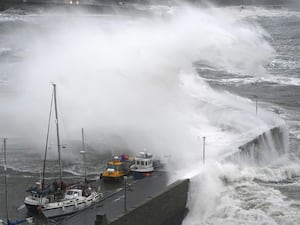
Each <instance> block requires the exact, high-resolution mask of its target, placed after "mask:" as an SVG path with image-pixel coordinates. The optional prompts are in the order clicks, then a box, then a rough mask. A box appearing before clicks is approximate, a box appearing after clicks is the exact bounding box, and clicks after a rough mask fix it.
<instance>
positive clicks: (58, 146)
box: [53, 84, 62, 187]
mask: <svg viewBox="0 0 300 225" xmlns="http://www.w3.org/2000/svg"><path fill="white" fill-rule="evenodd" d="M53 96H54V108H55V124H56V136H57V151H58V163H59V181H60V187H61V186H62V169H61V168H62V165H61V157H60V140H59V127H58V115H57V102H56V84H53Z"/></svg>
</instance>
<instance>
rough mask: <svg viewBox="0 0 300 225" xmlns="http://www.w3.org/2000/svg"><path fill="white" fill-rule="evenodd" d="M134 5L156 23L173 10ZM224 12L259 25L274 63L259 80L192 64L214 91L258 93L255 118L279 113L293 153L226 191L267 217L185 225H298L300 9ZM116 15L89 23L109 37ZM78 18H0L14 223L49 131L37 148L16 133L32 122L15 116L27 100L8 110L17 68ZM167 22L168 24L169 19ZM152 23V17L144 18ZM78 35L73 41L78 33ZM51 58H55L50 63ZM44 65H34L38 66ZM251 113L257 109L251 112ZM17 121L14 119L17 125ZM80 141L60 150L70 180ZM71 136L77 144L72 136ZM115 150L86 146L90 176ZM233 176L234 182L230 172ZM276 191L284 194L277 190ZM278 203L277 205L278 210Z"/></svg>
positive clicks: (214, 216) (14, 13) (0, 123)
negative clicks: (56, 31)
mask: <svg viewBox="0 0 300 225" xmlns="http://www.w3.org/2000/svg"><path fill="white" fill-rule="evenodd" d="M136 7H137V8H142V9H143V10H149V11H150V12H151V16H153V18H156V16H159V18H164V16H165V15H164V11H167V10H168V9H165V6H164V7H163V6H155V7H154V6H152V7H150V8H149V9H147V7H145V6H136ZM224 10H225V9H224ZM226 10H229V11H230V10H232V12H234V13H240V14H241V15H240V16H238V19H237V21H238V22H241V21H247V23H250V24H252V23H254V24H257V25H258V26H260V27H261V29H263V30H264V31H265V34H266V35H265V40H266V41H267V42H268V43H269V44H270V45H271V46H272V48H273V49H274V54H273V55H274V57H271V58H270V59H269V61H268V62H266V63H265V65H264V68H265V69H266V71H267V73H266V74H260V75H259V76H257V75H253V74H249V73H245V74H241V73H235V72H230V71H228V70H225V69H224V70H221V69H220V68H217V67H216V66H214V65H212V64H206V62H203V61H201V60H200V61H197V59H195V62H194V66H195V68H196V69H197V71H198V73H199V75H200V77H201V78H203V79H204V81H206V82H207V83H208V84H209V85H210V87H212V88H213V89H214V90H217V91H224V90H225V91H228V92H230V93H232V94H234V95H238V96H242V97H245V98H248V99H250V101H251V104H252V105H253V102H254V101H255V97H254V96H255V95H256V96H257V99H258V106H259V108H258V114H260V112H261V110H265V111H268V112H274V113H275V114H277V116H278V117H280V118H281V119H283V121H284V122H285V123H286V125H287V128H288V131H289V151H288V153H287V159H285V160H286V162H283V163H282V164H281V163H279V162H277V164H274V165H266V167H262V168H252V167H249V168H246V169H245V171H246V173H247V174H248V173H249V174H250V175H249V176H248V175H247V176H246V178H245V177H243V175H242V176H241V178H240V179H238V178H236V177H235V176H232V177H234V178H232V180H231V182H232V183H230V182H229V185H228V189H229V190H230V191H228V192H229V194H228V196H231V197H232V196H233V197H232V198H233V199H234V201H233V200H232V199H231V200H232V202H235V203H232V204H233V205H235V204H237V203H236V202H237V201H242V202H243V203H242V204H244V205H243V206H242V209H243V210H245V211H247V210H248V211H250V210H251V209H254V208H255V207H257V208H258V209H259V210H261V211H263V212H265V213H266V214H268V215H269V216H270V217H264V216H262V217H259V216H257V215H258V214H254V216H253V215H252V214H251V213H252V211H251V213H249V214H246V215H244V214H242V215H244V216H245V217H247V219H245V217H243V216H240V215H238V213H230V212H229V211H230V210H229V211H226V210H223V211H222V210H220V211H218V210H217V209H216V211H215V212H212V213H211V215H210V217H207V218H205V217H204V216H202V217H201V219H199V218H198V217H197V216H194V214H192V215H193V216H194V217H193V218H190V220H187V221H186V222H185V223H186V224H198V222H199V224H220V223H219V222H220V220H218V219H220V218H227V219H228V218H232V220H229V219H228V220H226V223H225V224H239V222H238V221H239V219H241V221H244V224H259V223H258V221H260V218H263V220H262V221H264V222H265V224H295V225H296V224H297V221H299V220H298V219H299V218H298V217H297V215H296V214H297V213H295V214H291V215H292V216H291V215H288V213H287V212H298V213H299V210H300V203H299V201H300V178H299V177H300V170H299V167H298V166H297V165H299V163H300V27H299V24H300V11H299V10H297V9H295V8H289V7H287V6H283V7H279V8H278V7H276V8H272V7H267V8H264V7H254V6H249V7H245V8H243V9H242V10H241V9H240V8H239V7H232V8H230V9H228V8H226ZM149 15H150V13H149ZM149 15H147V16H149ZM114 16H116V15H105V16H99V17H97V16H96V17H95V16H93V17H90V18H88V20H89V21H90V22H91V23H92V24H97V26H99V27H102V28H103V27H104V28H103V29H104V30H105V29H106V30H107V31H108V32H111V30H110V29H111V27H110V25H111V24H114V23H115V22H116V21H114V20H110V18H111V17H114ZM81 17H82V15H75V16H74V15H72V17H70V16H67V17H65V16H62V15H60V14H59V15H53V14H49V12H47V13H45V12H43V11H38V12H37V11H34V13H32V12H29V13H28V12H26V11H23V10H18V9H11V10H8V11H5V12H1V13H0V107H1V110H0V127H1V128H0V131H1V132H0V137H1V138H2V137H7V138H8V147H7V152H8V154H7V161H8V168H9V170H8V189H9V191H8V194H9V204H8V205H9V215H10V217H11V218H13V219H18V218H22V217H23V216H25V215H26V210H24V209H21V210H16V209H17V208H18V207H19V206H21V205H22V204H23V200H24V197H25V196H26V192H25V189H26V188H27V187H29V186H31V185H32V184H34V183H35V182H36V181H38V179H39V177H40V172H41V166H42V159H43V152H44V150H43V143H44V136H45V135H44V133H45V130H46V128H44V130H43V131H42V132H41V131H40V133H43V134H41V135H40V137H39V138H40V140H39V141H38V143H35V142H34V141H32V140H31V139H28V138H27V135H26V130H25V132H24V131H23V129H22V127H18V125H21V126H24V125H28V124H30V122H31V120H29V121H25V122H24V121H23V120H21V119H19V118H18V117H14V116H15V115H18V113H17V112H16V111H17V110H19V111H20V116H21V114H22V107H26V102H21V101H20V102H18V101H17V103H18V105H17V106H16V105H15V103H16V102H14V105H12V104H11V100H12V99H14V98H15V96H18V95H19V94H20V93H22V89H21V88H22V85H20V82H23V81H24V80H22V76H23V74H22V71H23V70H21V71H20V68H22V69H24V71H30V70H28V68H27V67H26V65H28V64H27V63H28V62H27V58H30V59H31V60H32V58H31V51H32V49H31V45H30V44H28V43H31V42H34V43H37V45H38V43H39V42H40V41H41V40H39V38H40V36H42V38H46V37H47V32H48V30H52V31H53V27H55V23H53V21H57V22H58V23H59V22H61V21H68V22H69V23H70V24H72V21H73V22H74V21H77V22H78V21H80V18H81ZM165 17H166V18H168V16H165ZM132 18H133V19H132ZM127 19H128V20H129V22H128V24H129V25H130V24H131V23H134V22H133V21H134V16H133V17H130V18H128V17H124V20H127ZM147 19H149V18H148V17H147ZM119 20H122V16H120V18H118V20H117V22H118V21H119ZM49 21H51V23H49ZM70 26H72V25H70ZM124 27H126V26H124V24H123V25H121V28H120V29H124ZM124 30H126V29H124ZM91 32H92V31H91ZM56 35H57V36H59V34H53V33H51V34H49V36H50V38H49V40H50V42H51V38H52V39H55V37H56ZM73 35H76V33H74V34H73ZM68 38H70V39H72V36H68ZM41 43H42V41H41ZM124 43H125V42H124ZM41 45H43V44H41ZM184 45H189V43H184ZM50 47H51V46H50ZM52 47H53V46H52ZM141 52H142V50H141ZM44 54H45V55H42V56H38V57H37V56H35V58H34V59H37V58H43V57H47V52H45V53H44ZM183 54H184V53H183ZM47 60H51V58H49V59H47ZM39 63H41V62H39ZM69 63H70V62H69ZM75 63H76V62H75ZM39 66H40V65H37V67H39ZM124 76H125V75H124ZM36 79H37V80H39V79H40V78H39V77H36ZM122 79H123V78H122ZM60 81H62V83H64V82H67V81H66V80H63V79H62V80H60ZM166 83H167V82H166ZM166 83H165V84H166ZM166 86H167V85H166ZM10 106H11V107H10ZM254 110H255V108H254V107H253V111H254ZM45 112H46V113H47V112H48V111H47V110H45ZM9 115H13V116H9ZM12 118H15V119H14V120H12ZM25 118H26V116H25ZM37 119H39V118H37ZM149 125H150V124H149ZM32 129H33V132H35V129H36V127H33V128H32ZM27 132H28V131H27ZM258 134H259V133H258ZM78 137H79V138H78V139H77V141H68V139H67V138H65V139H63V142H64V143H66V145H67V146H68V147H67V148H66V149H65V150H64V152H63V158H64V162H63V165H64V172H65V174H64V175H65V176H67V177H78V176H81V175H82V174H83V168H82V158H81V156H80V155H79V154H77V153H78V152H79V151H80V147H81V143H80V134H79V135H78ZM72 138H73V139H74V136H73V137H72ZM114 140H115V139H114ZM53 143H55V142H53ZM53 143H52V144H51V148H52V151H50V153H49V160H48V164H47V166H48V168H49V170H48V172H47V176H48V177H49V179H51V178H55V177H56V175H57V171H58V168H57V164H56V152H55V151H56V148H55V144H53ZM99 143H100V144H99ZM111 143H113V141H112V142H111ZM114 148H115V149H118V150H117V151H119V152H120V151H122V144H120V143H117V144H116V143H114V144H112V145H111V146H109V145H108V144H107V143H106V144H105V145H104V144H103V143H101V142H95V143H94V145H93V147H90V148H89V151H90V156H89V157H88V159H87V167H88V174H89V175H90V177H97V176H98V175H99V173H100V172H101V171H102V170H103V169H104V167H105V162H106V160H107V159H108V158H109V157H110V155H109V154H104V153H103V152H107V150H108V151H109V150H112V149H114ZM41 149H42V150H41ZM71 149H72V150H71ZM99 152H100V153H99ZM0 156H1V165H3V161H2V158H3V151H2V147H1V155H0ZM1 175H2V176H1V182H0V183H1V187H0V218H5V213H4V176H3V169H2V167H1ZM228 176H229V177H230V174H229V175H228ZM249 177H251V178H249ZM230 178H231V177H230ZM235 179H236V180H235ZM247 179H249V182H247V183H243V182H245V180H247ZM200 189H201V188H200ZM200 189H199V190H200ZM277 190H279V191H280V192H277ZM222 193H223V192H222ZM224 193H226V191H224ZM281 194H282V195H281ZM268 197H270V198H268ZM272 198H273V199H272ZM249 199H250V200H253V199H257V202H258V203H255V202H250V200H249ZM281 200H282V203H278V205H279V206H282V208H280V207H278V209H277V208H276V209H277V211H276V212H275V211H274V212H273V211H272V212H271V213H269V212H270V211H271V209H270V208H272V207H269V208H268V206H269V205H271V206H272V204H275V203H277V202H278V201H281ZM274 202H275V203H274ZM223 203H224V202H222V204H223ZM222 204H220V205H222ZM255 204H256V205H255ZM278 205H277V204H276V206H278ZM193 207H196V208H197V207H198V208H199V209H201V210H199V215H200V212H202V211H203V210H202V208H201V207H202V206H199V205H197V204H196V206H195V205H193ZM257 208H255V209H257ZM243 210H242V211H243ZM221 211H222V212H221ZM225 211H226V212H225ZM248 211H247V212H248ZM272 213H273V214H272ZM276 213H277V214H276ZM285 214H286V215H287V216H286V217H285V216H283V215H285ZM259 215H260V214H259ZM237 218H238V219H237ZM274 218H275V219H274ZM244 219H245V220H244ZM273 219H274V220H273ZM190 221H192V222H190ZM274 221H276V223H275V222H274ZM189 222H190V223H189Z"/></svg>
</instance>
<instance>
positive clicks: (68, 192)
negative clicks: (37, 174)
mask: <svg viewBox="0 0 300 225" xmlns="http://www.w3.org/2000/svg"><path fill="white" fill-rule="evenodd" d="M52 100H54V109H55V120H56V137H57V150H58V163H59V183H55V185H53V186H54V188H53V187H52V188H50V189H49V188H48V186H49V185H48V186H46V185H45V164H46V156H47V145H48V136H49V124H48V132H47V140H46V149H45V158H44V164H43V174H42V180H41V182H40V189H39V192H37V191H34V190H31V195H30V196H27V197H26V198H25V201H24V203H25V205H26V206H27V208H28V209H29V210H30V209H34V210H36V211H38V212H41V213H42V214H43V215H44V216H45V217H46V218H53V217H59V216H65V215H68V214H72V213H75V212H78V211H80V210H83V209H85V208H87V207H89V206H91V205H92V204H94V203H95V202H97V201H98V200H99V199H100V198H101V197H102V196H103V195H102V193H98V192H96V191H94V190H92V188H91V187H89V186H88V184H87V183H86V182H83V183H77V184H74V185H72V186H68V187H67V186H65V184H64V183H63V181H62V163H61V156H60V148H61V145H60V139H59V126H58V114H57V101H56V85H55V84H53V96H52ZM52 100H51V107H50V116H49V123H50V118H51V108H52ZM83 136H84V135H83V131H82V137H83ZM83 143H84V140H83ZM82 153H85V152H84V144H83V151H82ZM84 163H85V155H84ZM85 176H86V172H85ZM85 181H86V177H85ZM53 189H54V191H53Z"/></svg>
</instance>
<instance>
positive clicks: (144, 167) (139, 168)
mask: <svg viewBox="0 0 300 225" xmlns="http://www.w3.org/2000/svg"><path fill="white" fill-rule="evenodd" d="M130 169H131V171H133V172H135V173H151V172H153V170H154V167H153V155H152V153H149V152H140V153H139V155H137V156H135V158H134V164H133V165H132V166H131V167H130Z"/></svg>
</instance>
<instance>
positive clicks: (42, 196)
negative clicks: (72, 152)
mask: <svg viewBox="0 0 300 225" xmlns="http://www.w3.org/2000/svg"><path fill="white" fill-rule="evenodd" d="M53 101H54V107H55V117H56V134H57V135H56V136H57V150H58V162H59V172H60V185H58V184H57V182H55V183H53V184H52V187H51V186H50V184H48V185H46V184H45V172H46V159H47V150H48V140H49V131H50V122H51V116H52V107H53ZM60 147H61V146H60V140H59V127H58V115H57V103H56V84H53V92H52V97H51V104H50V113H49V120H48V129H47V137H46V146H45V154H44V161H43V171H42V178H41V181H40V182H37V183H36V186H34V187H31V188H29V189H28V190H26V191H27V192H29V193H30V195H28V196H26V197H25V200H24V204H25V206H26V208H27V210H28V211H29V212H31V213H38V212H39V211H40V209H41V206H42V205H45V204H47V203H48V202H49V197H48V195H50V194H57V193H59V192H57V191H60V189H59V188H58V186H59V187H61V186H62V184H63V183H62V171H61V157H60Z"/></svg>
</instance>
